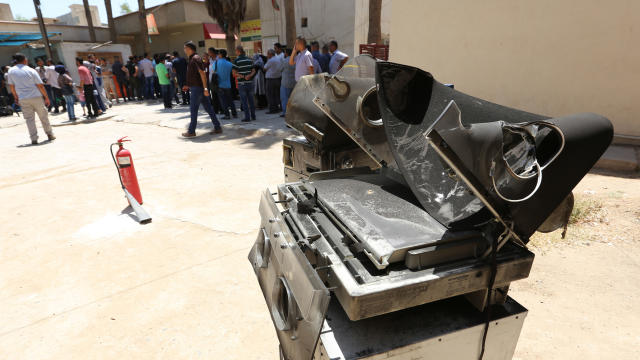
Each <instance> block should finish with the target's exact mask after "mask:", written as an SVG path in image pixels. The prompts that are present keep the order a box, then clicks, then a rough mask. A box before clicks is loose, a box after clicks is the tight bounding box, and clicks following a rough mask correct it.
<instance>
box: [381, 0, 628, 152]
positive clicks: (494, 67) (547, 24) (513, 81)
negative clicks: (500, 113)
mask: <svg viewBox="0 0 640 360" xmlns="http://www.w3.org/2000/svg"><path fill="white" fill-rule="evenodd" d="M393 6H394V8H393V14H392V21H391V37H392V38H393V41H392V42H391V44H390V60H391V61H396V62H401V63H405V64H410V65H414V66H418V67H420V68H422V69H424V70H426V71H429V72H431V73H432V74H433V75H434V77H435V78H436V79H438V80H439V81H440V82H443V83H453V84H455V87H456V89H459V90H460V91H463V92H466V93H468V94H471V95H474V96H477V97H480V98H483V99H487V100H489V101H493V102H496V103H499V104H503V105H507V106H511V107H515V108H519V109H523V110H526V111H530V112H533V113H538V114H546V115H549V116H561V115H566V114H571V113H576V112H595V113H599V114H602V115H604V116H606V117H608V118H609V119H610V120H611V121H612V122H613V124H614V131H615V133H616V137H615V139H614V142H619V143H624V142H632V143H637V142H640V121H639V120H638V116H639V114H640V101H638V98H640V87H639V86H638V84H640V71H638V64H640V47H638V46H637V44H640V22H639V21H638V19H639V17H638V14H640V2H639V1H633V0H611V1H608V2H606V3H603V2H601V1H598V0H582V1H580V2H575V1H569V0H538V1H512V0H486V1H475V0H459V1H449V0H402V1H399V0H396V1H394V4H393Z"/></svg>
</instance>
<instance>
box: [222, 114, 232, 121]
mask: <svg viewBox="0 0 640 360" xmlns="http://www.w3.org/2000/svg"><path fill="white" fill-rule="evenodd" d="M230 119H231V116H229V115H225V116H224V117H223V118H222V120H230Z"/></svg>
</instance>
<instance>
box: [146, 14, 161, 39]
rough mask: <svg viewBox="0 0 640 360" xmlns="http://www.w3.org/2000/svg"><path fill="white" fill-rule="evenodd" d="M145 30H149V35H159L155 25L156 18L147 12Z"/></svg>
mask: <svg viewBox="0 0 640 360" xmlns="http://www.w3.org/2000/svg"><path fill="white" fill-rule="evenodd" d="M147 30H148V31H149V35H160V32H159V31H158V25H156V18H155V17H154V16H153V14H147Z"/></svg>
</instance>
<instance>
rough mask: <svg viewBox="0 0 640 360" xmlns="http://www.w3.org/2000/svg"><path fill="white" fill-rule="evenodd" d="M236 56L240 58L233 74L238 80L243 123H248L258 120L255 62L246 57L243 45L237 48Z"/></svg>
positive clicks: (235, 63) (235, 62)
mask: <svg viewBox="0 0 640 360" xmlns="http://www.w3.org/2000/svg"><path fill="white" fill-rule="evenodd" d="M236 55H237V56H238V57H237V58H236V61H234V62H233V73H234V74H235V76H236V78H237V79H238V92H239V93H240V101H241V102H242V110H243V111H244V119H243V120H242V121H244V122H248V121H250V120H255V119H256V106H255V104H254V103H253V76H254V75H255V74H256V69H254V68H253V61H251V59H249V58H248V57H247V56H246V55H245V52H244V48H243V47H242V46H241V45H238V46H237V47H236ZM249 111H251V119H249Z"/></svg>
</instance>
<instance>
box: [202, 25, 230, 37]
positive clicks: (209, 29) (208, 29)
mask: <svg viewBox="0 0 640 360" xmlns="http://www.w3.org/2000/svg"><path fill="white" fill-rule="evenodd" d="M202 29H203V30H204V38H205V39H218V40H224V39H226V38H227V36H226V35H225V34H224V30H222V28H221V27H220V25H218V24H211V23H203V24H202ZM233 37H234V38H235V39H236V40H238V36H237V35H235V34H234V35H233Z"/></svg>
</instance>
